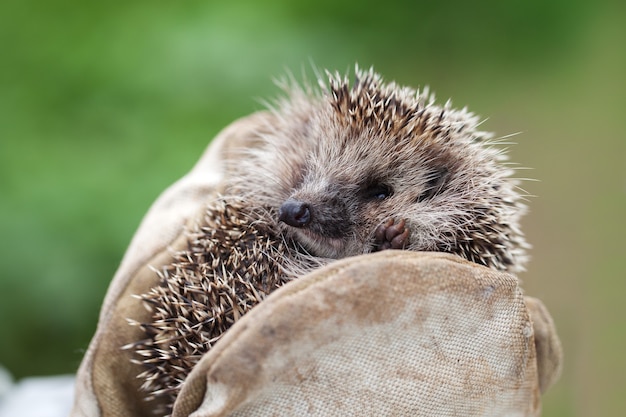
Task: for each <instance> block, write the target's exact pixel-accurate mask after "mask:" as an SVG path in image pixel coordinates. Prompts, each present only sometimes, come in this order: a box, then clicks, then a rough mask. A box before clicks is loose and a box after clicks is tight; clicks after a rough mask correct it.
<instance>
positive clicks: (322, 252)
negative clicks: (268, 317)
mask: <svg viewBox="0 0 626 417" xmlns="http://www.w3.org/2000/svg"><path fill="white" fill-rule="evenodd" d="M354 78H355V79H354V81H353V82H351V81H350V80H349V79H348V77H344V76H340V75H339V74H328V77H327V79H325V80H320V87H319V88H313V87H310V86H304V87H300V86H297V85H295V84H289V85H288V86H287V87H286V88H285V90H286V93H287V94H286V96H285V97H284V98H282V99H280V100H278V101H277V102H276V103H275V105H274V107H273V108H272V109H270V112H269V113H268V123H267V129H265V131H264V132H263V133H262V134H261V133H260V134H259V137H258V146H255V147H254V149H250V150H248V151H247V152H246V154H245V155H243V156H242V158H241V159H240V160H238V161H237V164H236V165H233V166H232V167H231V171H232V172H233V175H232V176H231V177H230V178H229V179H228V183H227V184H226V188H225V190H226V192H225V193H224V195H223V196H221V197H219V198H217V199H216V201H215V202H214V203H212V204H211V205H210V206H209V207H208V208H207V210H206V213H205V216H204V218H203V219H202V220H201V221H199V223H198V225H197V226H196V228H195V229H194V230H192V231H189V235H188V248H187V250H186V251H183V252H181V253H178V254H176V255H175V257H174V259H173V261H172V263H171V264H170V265H167V266H165V267H163V268H162V270H161V271H160V278H161V285H160V286H158V287H155V288H153V289H152V290H151V291H150V292H149V293H147V294H143V295H141V296H140V298H141V299H142V300H143V301H144V302H145V304H146V305H147V306H148V308H150V310H151V311H152V314H153V317H152V319H153V320H152V322H150V323H134V324H135V325H139V326H141V328H142V329H143V330H144V331H145V333H146V339H145V340H142V341H140V342H137V343H135V344H132V345H130V346H127V347H126V348H130V349H133V350H134V351H135V353H136V359H135V360H136V362H137V363H141V364H142V365H143V366H145V371H144V372H143V373H142V374H141V375H140V378H143V380H144V385H143V388H144V389H145V390H146V391H147V392H148V393H149V395H148V397H149V398H160V399H162V400H163V401H164V403H165V407H164V409H163V410H162V412H163V414H165V413H167V412H170V411H171V406H172V404H173V401H174V400H175V398H176V395H177V393H178V391H179V390H180V385H181V384H182V382H183V381H184V379H185V377H186V376H187V374H188V373H189V372H190V371H191V369H192V368H193V366H194V364H195V363H197V361H198V360H199V359H200V357H201V356H202V355H203V354H204V353H206V352H207V351H208V350H209V349H210V348H211V346H212V345H213V344H214V343H215V342H216V341H217V340H219V338H220V336H221V335H222V334H223V333H224V332H225V331H226V330H227V329H228V328H229V327H230V326H231V325H232V324H233V323H234V322H235V321H236V320H237V319H238V318H239V317H240V316H241V315H243V314H245V313H246V312H247V311H249V310H250V309H251V308H252V307H254V305H256V304H258V302H260V301H262V300H263V299H264V298H265V296H266V295H267V294H269V293H270V292H272V291H273V290H275V289H276V288H278V287H280V286H281V285H284V284H285V283H286V282H288V281H290V280H292V279H295V278H297V277H299V276H301V275H303V274H305V273H307V272H309V271H311V270H313V269H315V268H318V267H320V266H323V265H326V264H328V263H329V262H332V261H333V260H336V259H340V258H345V257H348V256H353V255H359V254H365V253H371V252H375V251H379V250H384V249H406V250H413V251H438V252H448V253H453V254H457V255H459V256H461V257H463V258H465V259H467V260H469V261H472V262H475V263H478V264H481V265H484V266H487V267H491V268H494V269H497V270H502V271H508V272H512V273H517V272H520V271H522V270H523V269H524V265H525V263H526V260H527V256H526V249H527V247H528V245H527V244H526V241H525V239H524V236H523V234H522V232H521V230H520V227H519V220H520V217H521V216H522V215H523V214H524V213H525V211H526V207H525V205H524V204H523V201H522V200H523V198H522V195H521V193H520V190H519V188H518V181H517V180H516V179H515V178H513V176H512V175H513V173H514V171H513V170H512V169H511V168H510V167H509V165H507V162H506V160H507V157H506V154H505V153H504V151H503V150H502V149H501V148H499V147H498V141H496V140H493V137H492V135H491V134H489V133H486V132H482V131H480V130H479V124H480V123H479V119H478V118H477V117H476V116H475V115H473V114H472V113H470V112H469V111H467V110H466V109H461V110H457V109H453V108H452V106H451V105H450V103H449V102H448V103H446V104H445V105H443V106H440V105H438V104H436V103H435V100H434V97H433V96H432V95H431V94H430V93H429V92H428V91H427V90H426V91H419V90H415V89H412V88H409V87H402V86H399V85H397V84H395V83H385V82H384V81H383V80H382V78H381V77H380V76H379V75H378V74H376V73H375V72H374V71H373V70H372V69H370V70H360V69H358V68H356V70H355V77H354Z"/></svg>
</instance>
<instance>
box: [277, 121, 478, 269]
mask: <svg viewBox="0 0 626 417" xmlns="http://www.w3.org/2000/svg"><path fill="white" fill-rule="evenodd" d="M327 129H328V127H327ZM337 130H339V131H340V135H339V136H331V135H328V130H327V135H326V136H324V137H323V138H318V139H317V140H316V141H315V143H317V144H318V146H315V147H312V148H310V149H309V150H308V155H307V158H306V161H305V162H304V163H299V164H297V166H299V167H300V168H301V169H302V172H301V173H300V175H298V176H296V177H297V178H299V180H298V181H297V182H296V183H294V184H291V185H290V186H289V187H285V188H288V189H290V190H292V191H291V193H290V194H289V195H288V197H287V198H286V199H285V200H284V201H283V202H281V203H280V206H279V208H278V219H279V220H280V221H281V222H282V223H283V227H284V232H285V233H286V234H287V235H289V236H290V237H292V238H293V239H294V240H296V241H298V242H299V243H300V244H302V246H303V247H304V248H306V249H307V250H308V251H309V252H311V254H314V255H316V256H322V257H328V258H343V257H346V256H351V255H357V254H362V253H368V252H372V251H373V250H375V249H376V246H377V242H376V241H375V238H374V231H375V230H376V229H377V227H378V226H379V225H380V224H382V223H384V222H386V221H387V220H389V219H394V220H397V221H399V220H401V219H404V220H405V221H406V222H407V224H408V227H409V229H411V232H412V233H411V240H412V244H411V249H414V250H437V249H438V245H439V244H441V239H442V238H441V236H442V234H443V230H444V229H445V228H450V225H452V224H453V223H454V220H453V219H452V218H451V215H454V214H456V215H464V214H465V212H466V211H465V210H450V208H446V206H450V205H451V204H452V205H454V204H455V202H454V200H455V199H456V200H458V199H457V198H456V197H455V196H454V193H451V192H449V191H450V190H448V188H447V182H448V180H449V179H450V177H451V169H452V168H451V167H452V166H453V164H449V161H444V160H442V158H441V157H439V158H432V157H430V158H429V157H428V155H427V152H424V151H421V150H420V149H410V148H408V147H407V146H408V144H407V143H399V144H398V145H399V146H396V145H392V147H391V149H390V148H389V145H390V141H389V140H388V138H380V137H376V136H375V135H371V134H370V132H359V131H350V132H347V131H346V129H345V128H341V129H337ZM405 142H406V141H405ZM393 148H398V149H393ZM394 151H395V152H394ZM425 151H429V149H428V147H426V149H425ZM448 164H449V165H448ZM449 166H450V167H449ZM293 168H294V169H295V168H296V167H293ZM450 233H452V232H451V231H449V233H448V234H450Z"/></svg>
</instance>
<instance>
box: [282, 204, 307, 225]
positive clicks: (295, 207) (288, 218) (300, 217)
mask: <svg viewBox="0 0 626 417" xmlns="http://www.w3.org/2000/svg"><path fill="white" fill-rule="evenodd" d="M278 220H280V221H281V222H284V223H286V224H288V225H289V226H293V227H304V226H306V225H307V224H309V223H310V222H311V210H310V208H309V205H308V204H307V203H303V202H302V201H298V200H293V199H289V200H287V201H285V202H284V203H283V205H282V206H280V208H279V209H278Z"/></svg>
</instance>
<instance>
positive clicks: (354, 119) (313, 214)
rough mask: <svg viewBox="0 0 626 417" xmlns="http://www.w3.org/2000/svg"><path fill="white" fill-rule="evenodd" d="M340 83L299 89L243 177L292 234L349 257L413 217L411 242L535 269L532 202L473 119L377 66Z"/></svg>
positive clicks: (321, 251) (326, 253)
mask: <svg viewBox="0 0 626 417" xmlns="http://www.w3.org/2000/svg"><path fill="white" fill-rule="evenodd" d="M329 84H330V85H329V86H328V87H326V88H325V89H324V90H323V91H322V93H321V94H316V93H312V92H311V91H309V90H307V91H304V90H302V89H298V88H297V87H296V88H293V90H290V91H289V93H290V94H289V97H288V98H286V99H284V100H283V101H282V102H280V103H279V106H278V108H277V109H275V110H274V111H273V113H272V121H271V123H268V126H267V129H268V131H267V132H265V133H263V135H262V139H264V143H265V146H263V147H261V149H258V150H255V151H254V152H253V157H252V158H251V159H250V160H249V161H248V163H249V164H248V165H245V166H244V167H243V168H244V171H245V172H243V173H242V175H241V177H240V178H239V180H240V185H241V187H240V188H241V189H243V192H244V193H246V194H247V195H248V196H249V198H250V199H253V200H254V201H256V202H257V203H259V204H260V205H261V206H263V207H266V208H267V209H269V211H271V212H272V213H274V214H275V215H276V219H277V220H279V223H278V225H277V226H278V228H279V230H280V232H281V233H283V234H284V235H285V236H286V237H288V238H291V239H293V240H295V241H296V242H298V243H300V245H301V246H302V247H304V249H306V251H307V252H309V253H310V254H311V255H314V256H318V257H326V258H343V257H346V256H351V255H357V254H363V253H368V252H371V251H373V250H376V248H377V242H376V231H377V230H378V227H379V226H380V225H381V224H385V223H387V222H388V221H389V220H394V221H395V222H400V221H404V222H406V226H407V228H408V230H409V231H410V236H409V239H408V245H403V247H405V248H406V249H410V250H416V251H441V252H450V253H456V254H458V255H460V256H462V257H464V258H466V259H468V260H471V261H474V262H477V263H480V264H483V265H487V266H490V267H494V268H496V269H500V270H508V271H512V272H518V271H520V270H523V263H524V261H525V260H526V256H525V248H526V247H527V245H526V243H525V240H524V237H523V235H522V233H521V231H520V230H519V227H518V223H519V218H520V217H521V215H523V213H524V212H525V206H524V205H523V204H522V203H521V202H520V200H521V198H520V195H519V193H518V190H517V189H516V184H517V182H516V181H515V180H513V179H511V177H510V176H511V173H512V170H511V169H509V168H507V167H506V166H505V165H504V164H503V161H504V160H505V159H506V157H505V155H504V154H503V152H502V151H501V150H499V149H497V148H495V147H494V146H492V144H491V143H490V138H491V135H490V134H489V133H485V132H481V131H479V130H478V126H479V120H478V119H477V118H476V117H475V116H474V115H473V114H471V113H469V112H468V111H467V110H465V109H461V110H455V109H452V108H451V107H450V105H449V104H446V105H445V106H438V105H436V104H435V103H434V98H433V97H432V96H431V95H430V94H429V93H428V92H419V91H416V90H413V89H410V88H405V87H400V86H398V85H396V84H394V83H387V84H386V83H383V82H382V80H381V79H380V77H379V76H378V75H377V74H375V73H373V72H372V71H368V72H364V71H358V70H357V72H356V80H355V81H354V82H353V83H350V82H349V81H348V80H347V79H345V78H341V77H339V76H336V77H333V76H331V77H330V78H329Z"/></svg>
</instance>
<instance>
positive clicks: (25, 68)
mask: <svg viewBox="0 0 626 417" xmlns="http://www.w3.org/2000/svg"><path fill="white" fill-rule="evenodd" d="M225 3H226V2H219V3H218V2H209V1H205V2H201V1H186V2H154V1H128V0H125V1H118V0H110V1H107V2H90V1H76V0H57V1H39V2H37V1H29V0H3V1H2V2H1V3H0V52H1V56H0V236H1V238H2V248H1V250H0V265H1V267H2V268H1V273H0V274H1V275H0V364H2V365H4V366H5V367H7V368H8V369H9V370H10V371H11V372H12V373H13V374H14V376H16V377H18V378H19V377H24V376H29V375H46V374H56V373H71V372H74V371H75V370H76V368H77V366H78V364H79V362H80V360H81V357H82V354H83V352H84V350H85V348H86V347H87V345H88V342H89V339H90V337H91V335H92V334H93V332H94V330H95V326H96V320H97V315H98V310H99V307H100V303H101V301H102V299H103V297H104V294H105V291H106V288H107V285H108V283H109V280H110V279H111V277H112V275H113V273H114V272H115V269H116V267H117V265H118V264H119V261H120V259H121V257H122V255H123V253H124V250H125V247H126V245H127V244H128V242H129V241H130V238H131V236H132V234H133V232H134V230H135V228H136V227H137V225H138V223H139V221H140V219H141V217H142V215H143V214H144V213H145V211H146V210H147V209H148V207H149V206H150V204H151V202H152V201H153V200H154V199H155V198H156V197H157V195H158V194H159V193H160V192H161V191H162V190H163V189H164V188H165V187H166V186H168V185H169V184H171V183H172V182H174V181H175V180H176V179H177V178H179V177H180V176H182V175H183V174H184V173H185V172H186V171H187V170H188V169H189V168H190V167H191V166H192V165H193V163H194V162H195V160H196V159H197V158H198V156H199V155H200V153H201V152H202V150H203V149H204V148H205V146H206V145H207V144H208V143H209V141H210V140H211V138H212V137H213V136H214V135H215V134H216V133H217V132H218V131H219V130H220V129H221V128H223V127H224V126H226V125H227V124H228V123H230V122H231V121H233V120H234V119H236V118H238V117H240V116H244V115H246V114H249V113H251V112H253V111H255V110H258V109H261V108H262V105H261V104H259V103H260V100H259V99H260V98H267V97H270V98H271V97H274V96H276V95H277V94H278V89H277V88H276V87H275V86H274V85H273V83H272V81H271V80H272V79H273V78H276V77H280V76H281V75H283V74H284V73H285V71H286V70H287V69H290V70H293V72H294V73H296V74H300V73H301V71H302V69H305V70H307V71H308V72H309V74H310V73H311V71H310V67H311V65H310V63H311V62H313V63H315V65H316V66H318V67H322V68H329V69H332V70H339V71H342V72H343V71H347V70H349V69H351V68H353V65H354V62H359V63H360V65H361V66H370V65H374V66H375V68H376V69H377V70H378V71H379V72H381V73H382V74H383V75H384V76H385V78H386V79H388V80H391V79H393V80H396V81H398V82H400V83H402V84H409V85H413V86H415V87H418V86H423V85H430V87H431V88H432V89H433V90H434V91H436V92H437V95H438V97H439V99H440V101H445V100H446V99H448V98H452V99H453V102H454V104H455V105H457V106H465V105H467V106H469V107H470V109H472V110H473V111H475V112H477V113H479V114H480V115H482V116H484V117H486V118H488V120H487V122H486V124H485V125H484V126H485V127H486V128H487V129H489V130H492V131H495V132H496V133H497V134H499V135H506V134H509V133H516V132H522V133H521V134H520V135H518V136H516V137H515V138H514V139H513V140H514V141H516V142H518V144H517V145H515V146H513V147H512V149H511V154H512V158H513V160H514V161H515V162H519V163H520V164H521V165H522V166H525V167H531V168H532V170H528V171H521V172H520V174H519V175H520V176H523V177H529V178H535V179H538V180H539V181H536V182H535V181H533V182H530V181H529V182H526V183H525V188H526V190H527V191H528V192H529V193H531V194H533V195H535V196H536V197H534V198H532V199H531V200H530V207H531V213H530V215H528V216H527V218H526V219H525V224H524V227H525V230H526V232H527V235H528V238H529V240H530V241H531V243H532V244H533V245H534V249H533V251H532V255H533V261H532V262H531V264H530V266H529V270H528V272H526V273H524V274H523V275H522V276H521V278H522V279H523V281H524V287H525V290H526V292H527V293H528V294H530V295H534V296H538V297H540V298H541V299H542V300H543V301H544V302H545V304H546V305H547V306H548V308H549V309H550V311H551V313H552V315H553V316H554V319H555V321H556V324H557V326H558V329H559V333H560V336H561V338H562V341H563V344H564V349H565V369H564V372H563V375H562V378H561V380H560V382H559V383H558V384H557V385H556V386H555V387H553V388H552V389H551V390H550V391H549V392H548V393H547V395H546V396H545V397H544V410H545V411H544V415H546V416H609V415H626V395H624V394H625V390H626V360H625V357H624V352H625V351H626V343H625V342H626V321H625V319H626V314H625V313H626V308H625V305H626V303H625V302H624V301H623V297H624V294H625V290H626V285H625V278H626V244H625V243H624V239H625V238H624V237H625V236H626V226H625V225H626V221H625V220H624V216H625V215H626V115H625V113H626V46H625V45H626V7H625V6H626V3H625V2H623V1H622V2H620V1H615V2H613V3H611V2H606V1H596V2H589V1H577V0H571V1H564V0H557V1H544V0H525V1H508V2H503V1H499V0H498V1H497V0H489V1H483V2H468V1H447V2H433V1H414V2H408V1H407V2H401V1H395V0H389V1H386V2H375V1H359V2H343V3H337V2H335V1H330V0H318V1H315V2H311V1H300V2H292V1H288V0H274V1H241V2H235V1H232V2H229V4H225Z"/></svg>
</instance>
